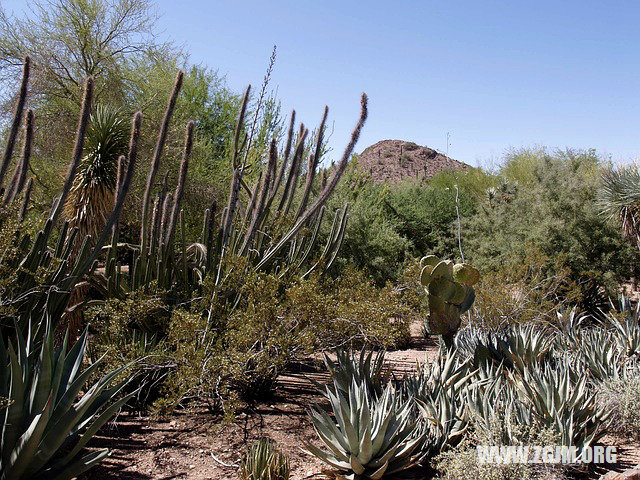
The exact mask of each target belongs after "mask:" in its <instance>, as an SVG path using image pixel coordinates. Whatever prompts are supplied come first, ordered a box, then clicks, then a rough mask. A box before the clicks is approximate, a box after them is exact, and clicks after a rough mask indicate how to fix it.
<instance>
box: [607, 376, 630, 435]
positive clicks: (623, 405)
mask: <svg viewBox="0 0 640 480" xmlns="http://www.w3.org/2000/svg"><path fill="white" fill-rule="evenodd" d="M600 399H601V401H602V402H603V404H604V405H605V408H606V409H607V410H608V411H610V412H612V413H611V417H612V422H611V428H610V431H611V432H612V433H616V434H618V435H622V436H624V437H628V438H634V439H638V438H640V378H638V377H635V378H626V379H617V380H610V381H608V382H606V383H605V384H604V385H603V389H602V391H601V392H600Z"/></svg>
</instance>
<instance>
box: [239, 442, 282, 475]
mask: <svg viewBox="0 0 640 480" xmlns="http://www.w3.org/2000/svg"><path fill="white" fill-rule="evenodd" d="M289 475H290V468H289V459H288V458H287V457H286V455H284V454H283V453H282V452H281V451H279V450H278V448H277V447H276V445H275V443H274V442H272V441H271V440H269V439H265V438H263V439H260V440H258V441H257V442H256V443H254V444H253V445H252V446H251V447H250V448H249V449H248V450H247V453H246V456H245V458H244V460H243V462H242V464H241V465H240V471H239V476H240V480H288V479H289Z"/></svg>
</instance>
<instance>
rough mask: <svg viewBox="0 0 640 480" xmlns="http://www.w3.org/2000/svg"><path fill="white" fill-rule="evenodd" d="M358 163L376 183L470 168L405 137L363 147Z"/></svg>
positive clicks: (426, 176)
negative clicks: (408, 140)
mask: <svg viewBox="0 0 640 480" xmlns="http://www.w3.org/2000/svg"><path fill="white" fill-rule="evenodd" d="M358 165H359V167H360V169H361V170H362V171H363V172H366V173H368V174H369V175H371V177H372V178H373V180H375V181H376V182H392V183H393V182H397V181H398V180H402V179H405V178H408V177H413V178H416V177H418V178H431V177H433V176H434V175H435V174H436V173H438V172H439V171H441V170H444V169H448V168H453V169H454V170H458V171H464V170H466V169H468V168H470V166H469V165H467V164H466V163H463V162H459V161H457V160H454V159H453V158H449V157H447V156H446V155H443V154H441V153H439V152H437V151H435V150H433V149H431V148H428V147H422V146H420V145H417V144H415V143H413V142H406V141H404V140H382V141H380V142H378V143H374V144H373V145H371V146H369V147H367V148H365V149H364V151H363V152H362V154H361V155H360V158H359V159H358Z"/></svg>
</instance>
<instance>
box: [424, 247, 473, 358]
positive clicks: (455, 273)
mask: <svg viewBox="0 0 640 480" xmlns="http://www.w3.org/2000/svg"><path fill="white" fill-rule="evenodd" d="M420 266H421V267H422V270H421V271H420V283H421V284H422V286H423V287H424V289H425V291H426V293H427V299H428V302H429V315H428V318H427V325H428V331H429V333H431V334H433V335H442V337H443V339H444V341H445V344H446V345H447V347H450V346H452V345H453V337H454V335H455V334H456V332H457V331H458V329H459V328H460V323H461V315H462V314H463V313H465V312H466V311H467V310H469V309H470V308H471V306H472V305H473V302H474V300H475V297H476V294H475V290H474V288H473V285H475V284H476V283H477V282H478V281H479V280H480V273H479V272H478V270H476V269H475V268H473V267H472V266H471V265H468V264H466V263H456V264H454V263H453V262H452V261H451V260H440V259H439V258H438V257H436V256H435V255H427V256H425V257H423V258H422V259H421V260H420Z"/></svg>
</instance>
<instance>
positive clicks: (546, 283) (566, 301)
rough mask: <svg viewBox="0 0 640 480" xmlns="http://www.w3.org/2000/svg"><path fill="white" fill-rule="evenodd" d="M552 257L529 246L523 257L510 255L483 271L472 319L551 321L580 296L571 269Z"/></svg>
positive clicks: (487, 322) (489, 324) (486, 323)
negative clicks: (496, 267) (551, 267)
mask: <svg viewBox="0 0 640 480" xmlns="http://www.w3.org/2000/svg"><path fill="white" fill-rule="evenodd" d="M550 261H551V260H550V259H549V258H548V257H547V256H546V255H544V254H543V253H541V252H539V251H536V250H534V249H532V250H531V251H529V252H528V253H527V254H526V256H525V257H524V258H522V259H518V258H513V259H509V260H507V262H506V263H505V264H504V265H503V266H502V267H501V268H499V269H498V270H488V271H486V272H485V273H483V275H482V278H481V281H480V282H479V283H478V285H477V286H476V302H475V305H474V310H473V315H472V322H473V323H474V324H477V325H481V326H483V327H486V328H496V327H498V326H501V325H505V324H511V323H528V322H532V321H536V322H546V323H551V322H554V321H555V320H556V319H557V313H558V312H559V311H561V310H562V309H563V308H565V307H566V306H567V305H572V304H575V303H576V302H577V301H579V300H580V298H581V297H580V291H579V289H578V287H577V285H576V284H575V282H574V281H573V279H572V278H571V271H570V269H569V268H568V267H566V266H565V265H564V264H563V259H562V257H560V256H558V257H557V258H556V261H555V263H554V265H553V269H552V270H549V269H548V265H549V262H550Z"/></svg>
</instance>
